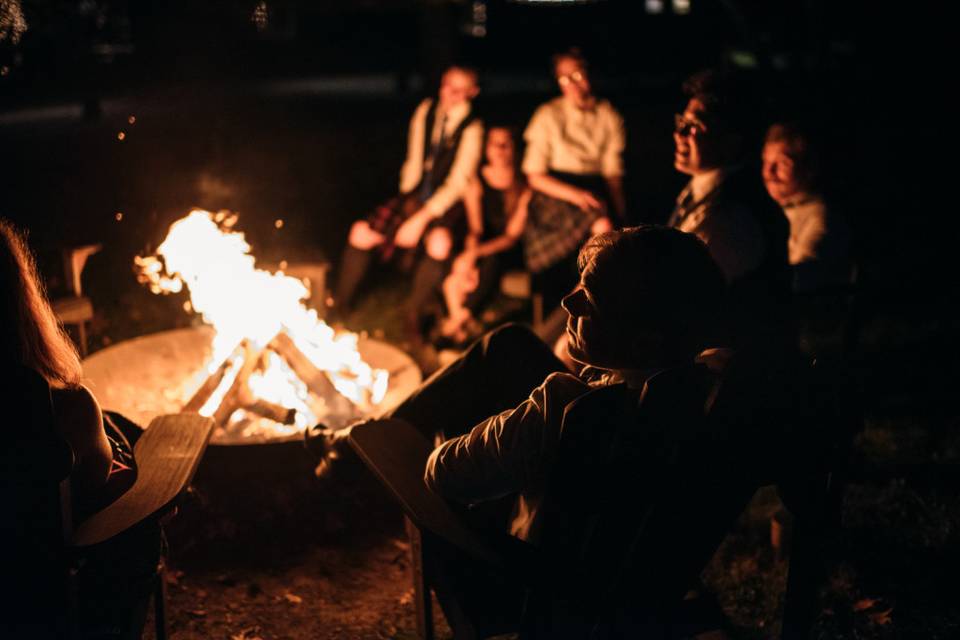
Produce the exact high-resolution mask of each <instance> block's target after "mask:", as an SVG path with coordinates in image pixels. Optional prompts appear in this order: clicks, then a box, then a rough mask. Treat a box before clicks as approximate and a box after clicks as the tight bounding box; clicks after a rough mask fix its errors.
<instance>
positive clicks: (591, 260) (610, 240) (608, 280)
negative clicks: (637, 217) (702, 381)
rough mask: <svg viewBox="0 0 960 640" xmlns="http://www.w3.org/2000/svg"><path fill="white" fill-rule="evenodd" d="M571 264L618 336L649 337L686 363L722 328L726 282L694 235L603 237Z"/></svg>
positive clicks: (657, 231)
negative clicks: (640, 332) (636, 333)
mask: <svg viewBox="0 0 960 640" xmlns="http://www.w3.org/2000/svg"><path fill="white" fill-rule="evenodd" d="M578 262H579V267H580V271H581V275H582V277H583V282H584V284H585V285H586V287H587V288H588V289H589V290H590V293H591V294H592V295H593V298H594V301H595V303H596V306H597V309H598V312H599V313H600V314H602V315H603V316H604V317H605V318H610V319H613V321H614V322H615V323H616V326H618V327H619V333H620V334H621V335H623V336H628V335H629V334H630V332H631V331H632V330H635V329H646V330H649V331H653V332H655V333H658V334H659V335H662V336H663V337H664V340H665V345H664V346H665V347H666V350H667V351H668V352H671V353H674V354H679V355H691V356H692V355H695V354H696V353H699V352H700V351H701V350H702V349H703V348H705V347H707V346H710V342H711V340H712V339H713V338H714V337H715V334H716V333H717V331H718V330H719V327H720V325H721V324H722V320H721V318H722V315H723V302H724V296H725V291H726V282H725V280H724V278H723V274H722V273H721V271H720V268H719V267H718V266H717V264H716V262H714V260H713V258H712V257H711V256H710V253H709V251H708V250H707V247H706V245H705V244H703V242H701V241H700V239H699V238H697V237H696V236H694V235H693V234H689V233H684V232H682V231H679V230H677V229H671V228H669V227H663V226H659V225H642V226H639V227H631V228H626V229H623V230H621V231H609V232H607V233H603V234H600V235H597V236H594V237H593V238H591V239H590V240H588V241H587V243H586V244H585V245H584V246H583V248H582V249H581V250H580V255H579V261H578Z"/></svg>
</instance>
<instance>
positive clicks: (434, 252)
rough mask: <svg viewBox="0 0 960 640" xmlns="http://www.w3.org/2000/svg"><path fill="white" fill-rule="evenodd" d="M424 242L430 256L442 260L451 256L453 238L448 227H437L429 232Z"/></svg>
mask: <svg viewBox="0 0 960 640" xmlns="http://www.w3.org/2000/svg"><path fill="white" fill-rule="evenodd" d="M423 244H424V249H425V250H426V252H427V255H428V256H430V257H431V258H433V259H434V260H439V261H441V262H442V261H444V260H446V259H447V258H449V257H450V251H451V249H453V238H452V237H451V235H450V232H449V231H448V230H447V229H443V228H437V229H433V230H431V231H430V232H429V233H428V234H427V237H426V239H425V240H424V243H423Z"/></svg>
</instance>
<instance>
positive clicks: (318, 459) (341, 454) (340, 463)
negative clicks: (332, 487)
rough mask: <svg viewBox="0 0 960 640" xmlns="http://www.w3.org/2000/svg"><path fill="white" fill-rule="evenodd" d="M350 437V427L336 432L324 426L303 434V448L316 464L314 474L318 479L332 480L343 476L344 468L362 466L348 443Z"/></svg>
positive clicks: (312, 428) (314, 427) (310, 429)
mask: <svg viewBox="0 0 960 640" xmlns="http://www.w3.org/2000/svg"><path fill="white" fill-rule="evenodd" d="M349 435H350V428H349V427H347V428H346V429H338V430H334V429H331V428H329V427H327V426H326V425H324V424H317V425H315V426H313V427H311V428H309V429H307V430H305V431H304V432H303V446H304V448H305V449H306V450H307V453H308V454H309V455H310V457H311V459H312V460H313V461H314V463H315V466H314V469H313V474H314V475H315V476H316V477H317V478H322V479H328V478H332V477H334V476H337V475H341V471H342V468H343V467H352V466H360V460H359V459H358V458H357V455H356V454H355V453H354V452H353V449H351V448H350V443H349V442H347V436H349Z"/></svg>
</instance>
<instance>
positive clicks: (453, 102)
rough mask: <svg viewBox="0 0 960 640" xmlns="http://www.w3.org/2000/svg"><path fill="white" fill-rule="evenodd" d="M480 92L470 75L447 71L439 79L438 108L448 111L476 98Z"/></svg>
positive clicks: (475, 81) (451, 70)
mask: <svg viewBox="0 0 960 640" xmlns="http://www.w3.org/2000/svg"><path fill="white" fill-rule="evenodd" d="M479 92H480V90H479V88H478V87H477V80H476V78H474V76H473V74H472V73H469V72H467V71H464V70H463V69H457V68H453V69H448V70H447V72H446V73H444V74H443V77H442V78H441V79H440V108H441V109H443V110H444V111H449V110H450V109H453V108H454V107H458V106H460V105H461V104H464V103H465V102H469V101H470V100H472V99H473V98H475V97H476V95H477V93H479Z"/></svg>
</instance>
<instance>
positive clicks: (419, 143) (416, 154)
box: [400, 98, 431, 193]
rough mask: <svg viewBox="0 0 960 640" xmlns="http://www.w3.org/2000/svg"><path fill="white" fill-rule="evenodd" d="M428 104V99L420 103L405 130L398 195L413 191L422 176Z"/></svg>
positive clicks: (429, 102)
mask: <svg viewBox="0 0 960 640" xmlns="http://www.w3.org/2000/svg"><path fill="white" fill-rule="evenodd" d="M430 104H431V101H430V99H429V98H427V99H426V100H424V101H423V102H421V103H420V104H419V105H418V106H417V108H416V109H415V110H414V112H413V116H411V118H410V127H409V128H408V130H407V156H406V158H405V159H404V161H403V166H402V167H401V168H400V193H409V192H410V191H413V190H414V189H415V188H416V186H417V185H418V184H419V183H420V178H421V177H422V175H423V136H424V129H425V128H426V126H427V111H428V110H429V109H430Z"/></svg>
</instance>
